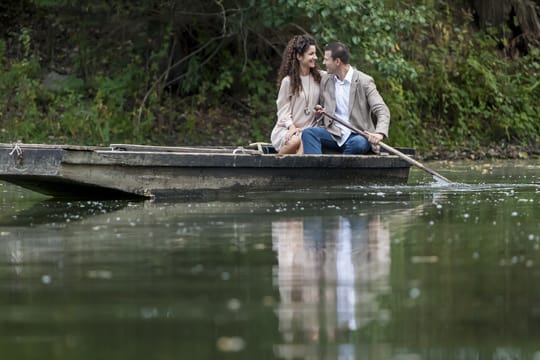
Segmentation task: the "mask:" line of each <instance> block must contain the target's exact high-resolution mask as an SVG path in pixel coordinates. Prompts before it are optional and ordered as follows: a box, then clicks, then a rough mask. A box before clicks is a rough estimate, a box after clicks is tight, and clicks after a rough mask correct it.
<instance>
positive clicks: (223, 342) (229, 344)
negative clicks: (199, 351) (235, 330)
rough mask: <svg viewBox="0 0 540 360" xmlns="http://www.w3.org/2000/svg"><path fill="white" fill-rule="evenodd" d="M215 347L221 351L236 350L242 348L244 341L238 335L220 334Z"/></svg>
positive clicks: (244, 344)
mask: <svg viewBox="0 0 540 360" xmlns="http://www.w3.org/2000/svg"><path fill="white" fill-rule="evenodd" d="M216 345H217V348H218V350H219V351H223V352H238V351H241V350H243V349H244V347H245V346H246V343H245V341H244V339H242V338H241V337H238V336H233V337H228V336H222V337H220V338H219V339H218V340H217V343H216Z"/></svg>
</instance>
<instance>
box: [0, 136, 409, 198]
mask: <svg viewBox="0 0 540 360" xmlns="http://www.w3.org/2000/svg"><path fill="white" fill-rule="evenodd" d="M400 150H401V151H403V152H407V153H408V154H413V151H412V150H410V149H400ZM410 166H411V165H410V164H409V163H407V162H406V161H404V160H402V159H400V158H399V157H397V156H394V155H389V154H380V155H375V154H370V155H347V156H345V155H341V154H324V155H278V154H275V151H273V148H272V147H271V146H268V145H263V144H253V145H250V146H246V147H226V146H225V147H214V146H212V147H163V146H145V145H129V144H112V145H110V146H109V147H94V146H74V145H42V144H20V143H17V144H0V180H3V181H6V182H9V183H12V184H16V185H19V186H22V187H24V188H27V189H31V190H34V191H37V192H40V193H43V194H46V195H51V196H56V197H70V198H95V199H104V198H126V197H127V198H129V197H145V198H156V197H157V198H171V197H189V198H210V197H212V198H216V197H220V196H230V195H235V196H236V195H241V194H243V193H246V192H268V191H270V192H274V191H285V190H294V189H310V190H313V189H321V188H332V187H347V186H359V185H373V184H385V185H386V184H403V183H406V182H407V179H408V175H409V170H410Z"/></svg>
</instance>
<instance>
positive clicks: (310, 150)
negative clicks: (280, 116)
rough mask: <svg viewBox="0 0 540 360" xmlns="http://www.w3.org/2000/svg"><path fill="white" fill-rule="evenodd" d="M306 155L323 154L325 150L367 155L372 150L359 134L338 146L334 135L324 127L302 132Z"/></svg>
mask: <svg viewBox="0 0 540 360" xmlns="http://www.w3.org/2000/svg"><path fill="white" fill-rule="evenodd" d="M302 144H303V146H304V154H322V153H323V150H324V149H328V150H331V151H338V152H340V153H343V154H365V153H367V152H368V151H369V150H371V145H370V143H369V141H368V140H367V139H366V138H365V137H363V136H362V135H358V134H351V136H349V138H348V139H347V141H345V144H343V145H342V146H338V144H337V143H336V141H335V140H334V138H333V137H332V135H330V133H329V132H328V130H326V128H323V127H311V128H307V129H304V130H302Z"/></svg>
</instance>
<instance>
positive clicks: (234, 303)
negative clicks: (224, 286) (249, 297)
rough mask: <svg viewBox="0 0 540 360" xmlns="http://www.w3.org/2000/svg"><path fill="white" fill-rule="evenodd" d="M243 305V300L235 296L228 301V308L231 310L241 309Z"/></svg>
mask: <svg viewBox="0 0 540 360" xmlns="http://www.w3.org/2000/svg"><path fill="white" fill-rule="evenodd" d="M241 307H242V302H241V301H240V300H238V299H235V298H233V299H230V300H229V301H228V302H227V308H228V309H229V310H231V311H238V310H240V308H241Z"/></svg>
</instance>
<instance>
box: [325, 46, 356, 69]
mask: <svg viewBox="0 0 540 360" xmlns="http://www.w3.org/2000/svg"><path fill="white" fill-rule="evenodd" d="M324 51H330V52H331V53H332V59H334V60H336V59H340V60H341V62H342V63H344V64H348V63H349V58H350V57H351V55H350V53H349V48H348V47H347V45H345V44H343V43H341V42H337V41H336V42H331V43H330V44H328V45H326V47H325V48H324Z"/></svg>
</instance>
